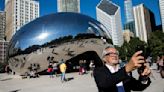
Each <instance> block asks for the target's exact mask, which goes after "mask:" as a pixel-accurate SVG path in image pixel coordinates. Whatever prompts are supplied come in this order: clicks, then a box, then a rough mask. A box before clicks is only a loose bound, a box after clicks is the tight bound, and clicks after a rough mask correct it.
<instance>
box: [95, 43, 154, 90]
mask: <svg viewBox="0 0 164 92" xmlns="http://www.w3.org/2000/svg"><path fill="white" fill-rule="evenodd" d="M141 53H142V51H138V52H136V53H135V54H134V55H133V56H132V57H131V59H130V61H129V62H128V63H127V64H126V65H125V67H123V68H121V67H120V66H119V53H118V51H117V50H116V49H115V48H114V47H112V46H109V47H107V48H105V50H104V51H103V60H104V63H105V64H104V65H103V66H102V67H97V68H95V70H94V78H95V82H96V84H97V87H98V90H99V92H131V90H133V91H141V90H144V89H145V88H147V87H148V86H149V85H150V83H151V81H150V78H149V75H150V73H151V71H150V69H149V68H148V67H147V66H146V65H144V66H145V68H144V70H143V72H142V73H141V75H140V77H139V79H138V80H136V79H135V78H133V77H132V76H131V75H129V73H130V72H132V71H133V70H135V69H138V68H140V67H141V66H142V65H143V64H144V62H145V61H144V57H143V56H141ZM143 76H144V77H146V79H145V80H144V81H142V80H141V79H142V77H143Z"/></svg>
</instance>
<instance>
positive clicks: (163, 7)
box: [159, 0, 164, 32]
mask: <svg viewBox="0 0 164 92" xmlns="http://www.w3.org/2000/svg"><path fill="white" fill-rule="evenodd" d="M159 8H160V14H161V21H162V30H163V32H164V0H159Z"/></svg>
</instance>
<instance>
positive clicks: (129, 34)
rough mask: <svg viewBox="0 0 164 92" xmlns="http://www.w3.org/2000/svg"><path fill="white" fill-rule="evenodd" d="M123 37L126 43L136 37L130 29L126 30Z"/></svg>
mask: <svg viewBox="0 0 164 92" xmlns="http://www.w3.org/2000/svg"><path fill="white" fill-rule="evenodd" d="M123 37H124V40H125V41H126V42H129V41H130V39H131V38H132V37H134V34H133V32H131V31H130V30H129V29H126V30H124V32H123Z"/></svg>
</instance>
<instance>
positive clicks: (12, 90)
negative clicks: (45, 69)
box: [0, 69, 164, 92]
mask: <svg viewBox="0 0 164 92" xmlns="http://www.w3.org/2000/svg"><path fill="white" fill-rule="evenodd" d="M152 72H153V75H154V77H155V79H154V78H153V77H151V80H152V84H151V85H150V86H149V87H148V88H147V89H146V90H144V91H143V92H164V79H161V77H160V75H159V73H157V72H156V70H154V69H152ZM133 75H134V76H135V77H137V73H136V71H134V72H133ZM66 77H67V78H74V79H72V80H70V81H67V82H64V83H61V81H60V77H54V78H49V76H48V75H43V76H40V77H39V78H31V79H29V78H27V79H21V78H20V77H19V76H13V75H7V74H0V92H98V90H97V87H96V84H95V82H94V79H93V78H92V77H91V76H90V74H85V75H78V73H69V74H66Z"/></svg>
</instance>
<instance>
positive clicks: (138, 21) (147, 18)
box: [133, 4, 153, 42]
mask: <svg viewBox="0 0 164 92" xmlns="http://www.w3.org/2000/svg"><path fill="white" fill-rule="evenodd" d="M133 11H134V19H135V29H136V32H135V33H136V36H137V37H139V39H140V40H142V41H145V42H147V39H148V38H149V35H150V32H152V26H151V25H152V23H151V19H153V18H151V14H152V12H151V11H150V10H149V9H148V8H146V7H145V6H144V4H139V5H137V6H135V7H133Z"/></svg>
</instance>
